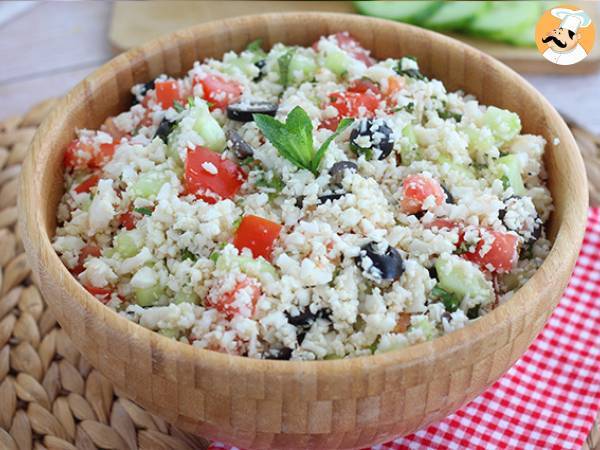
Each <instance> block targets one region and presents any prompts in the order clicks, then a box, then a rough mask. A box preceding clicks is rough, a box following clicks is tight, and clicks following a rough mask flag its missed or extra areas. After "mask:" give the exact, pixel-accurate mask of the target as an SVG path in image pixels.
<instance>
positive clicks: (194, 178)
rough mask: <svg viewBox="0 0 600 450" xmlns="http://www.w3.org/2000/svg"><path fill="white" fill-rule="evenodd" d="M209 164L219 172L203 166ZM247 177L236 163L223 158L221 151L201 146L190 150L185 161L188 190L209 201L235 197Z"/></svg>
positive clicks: (186, 186)
mask: <svg viewBox="0 0 600 450" xmlns="http://www.w3.org/2000/svg"><path fill="white" fill-rule="evenodd" d="M208 164H212V165H213V166H214V167H215V169H216V171H217V172H216V173H211V172H209V171H208V170H206V169H205V168H204V167H203V166H206V165H208ZM246 177H247V175H246V174H245V173H244V171H243V170H242V169H241V168H240V167H239V166H238V165H237V164H236V163H234V162H233V161H231V160H229V159H223V158H222V156H221V154H220V153H217V152H213V151H212V150H210V149H208V148H206V147H200V146H198V147H196V148H194V149H189V150H188V154H187V159H186V161H185V188H186V191H187V193H188V194H194V195H196V197H197V198H200V199H202V200H204V201H205V202H207V203H211V204H214V203H216V202H217V201H218V200H219V199H225V198H231V197H233V196H234V195H235V194H236V193H237V192H238V191H239V190H240V187H241V186H242V184H244V181H245V180H246Z"/></svg>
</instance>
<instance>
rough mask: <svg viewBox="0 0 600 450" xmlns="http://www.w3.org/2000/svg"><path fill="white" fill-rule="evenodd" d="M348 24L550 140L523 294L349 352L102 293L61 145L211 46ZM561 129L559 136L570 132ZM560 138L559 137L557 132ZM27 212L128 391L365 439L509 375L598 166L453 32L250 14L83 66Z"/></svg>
mask: <svg viewBox="0 0 600 450" xmlns="http://www.w3.org/2000/svg"><path fill="white" fill-rule="evenodd" d="M343 30H348V31H350V32H351V33H352V34H353V35H354V36H356V37H357V38H358V39H359V40H360V42H361V43H362V44H363V45H364V46H366V47H367V48H369V49H371V50H372V51H373V55H374V56H375V57H377V58H385V57H400V56H402V55H415V56H417V57H418V59H419V63H420V65H421V67H422V70H423V72H424V73H425V74H427V75H429V76H430V77H434V78H437V79H440V80H442V81H443V82H444V83H445V84H446V86H447V88H448V89H449V90H456V89H464V90H465V91H466V92H467V93H471V94H474V95H476V96H477V98H478V99H479V101H480V102H481V103H483V104H488V105H497V106H499V107H502V108H508V109H510V110H512V111H515V112H517V113H518V114H519V115H520V116H521V120H522V122H523V129H524V131H525V132H528V133H534V134H541V135H543V136H544V137H545V138H546V140H547V141H548V145H547V147H546V149H547V151H546V155H545V163H546V168H547V171H548V175H549V186H550V190H551V191H552V195H553V197H554V205H555V210H554V214H553V216H552V220H551V224H550V236H551V238H552V239H553V240H554V245H553V248H552V250H551V252H550V255H549V256H548V258H547V259H546V261H545V262H544V264H543V265H542V267H541V268H540V269H539V270H538V272H537V273H536V274H535V276H534V277H533V278H532V279H531V280H530V281H529V282H528V283H527V284H526V285H525V286H523V288H521V289H520V290H519V291H518V292H517V293H516V294H515V295H514V298H513V299H511V300H510V301H508V302H506V303H505V304H503V305H501V306H500V307H498V308H497V309H496V310H494V311H493V312H491V313H490V314H488V315H486V316H485V317H483V318H482V319H480V320H478V321H476V322H475V323H473V324H471V325H469V326H468V327H466V328H464V329H462V330H459V331H455V332H453V333H451V334H449V335H446V336H444V337H441V338H438V339H435V340H433V341H431V342H427V343H423V344H419V345H415V346H412V347H409V348H406V349H403V350H401V351H395V352H390V353H386V354H381V355H375V356H368V357H361V358H355V359H346V360H337V361H316V362H294V361H268V360H255V359H249V358H243V357H237V356H228V355H225V354H222V353H217V352H212V351H208V350H200V349H197V348H194V347H192V346H190V345H184V344H182V343H178V342H175V341H173V340H169V339H167V338H165V337H162V336H160V335H159V334H157V333H154V332H152V331H149V330H147V329H144V328H142V327H141V326H138V325H136V324H134V323H132V322H129V321H127V320H126V319H124V318H122V317H119V316H118V315H117V314H115V313H114V312H113V311H112V310H110V309H109V308H107V307H105V306H103V305H102V304H101V303H100V302H98V301H97V300H96V299H95V298H94V297H92V296H91V295H90V294H88V293H87V292H86V291H85V289H83V288H82V287H81V286H80V285H79V283H78V282H77V281H76V280H75V278H73V277H72V276H71V274H70V273H69V271H68V270H67V269H66V268H65V267H64V266H63V264H62V263H61V261H60V259H59V257H58V256H57V254H56V253H55V252H54V250H53V249H52V246H51V237H52V235H53V233H54V230H55V226H56V219H55V216H56V208H57V205H58V202H59V199H60V197H61V194H62V193H63V178H62V176H63V169H62V154H63V151H64V149H65V147H66V145H67V144H68V143H69V141H70V140H71V139H73V137H74V132H75V129H76V128H82V127H85V128H95V127H98V126H99V125H100V124H101V123H102V122H103V121H104V119H105V118H106V117H107V116H109V115H112V114H116V113H118V112H120V111H122V110H124V109H125V108H126V107H128V106H129V102H130V99H131V96H130V94H129V88H130V87H131V85H133V84H134V83H140V82H145V81H148V80H150V79H152V78H154V77H156V76H157V75H159V74H161V73H168V74H171V75H181V74H183V73H184V72H185V71H186V70H187V69H189V68H190V67H191V66H192V63H193V62H194V61H196V60H198V59H202V58H205V57H221V56H222V54H223V53H224V52H226V51H228V50H235V51H240V50H242V49H243V48H244V47H245V45H246V44H247V43H248V42H250V41H252V40H254V39H257V38H262V39H263V43H264V44H265V45H267V46H271V45H272V44H274V43H276V42H284V43H287V44H299V45H310V44H311V43H312V42H313V41H314V40H316V39H317V38H318V37H319V36H321V35H324V34H329V33H333V32H336V31H343ZM556 138H558V139H556ZM559 141H560V142H559ZM20 205H21V208H20V214H21V215H20V222H21V226H22V234H23V238H24V241H25V247H26V250H27V255H28V257H29V262H30V264H31V266H32V268H33V272H34V274H36V275H37V276H38V277H39V280H40V283H41V289H42V292H43V294H44V297H45V298H46V300H47V301H48V303H49V304H50V306H51V308H52V310H53V312H54V314H55V315H56V318H57V319H58V321H59V322H60V324H61V326H62V327H63V328H64V329H65V331H66V332H67V333H68V335H69V336H70V337H71V338H72V340H73V343H74V344H75V346H76V347H77V348H78V349H79V350H80V351H81V353H82V354H83V355H84V357H85V358H86V359H87V360H88V361H89V362H90V363H91V364H93V365H94V366H95V367H97V368H98V369H100V371H101V372H102V373H104V375H106V376H107V377H108V378H109V379H110V380H111V381H112V382H113V383H114V384H115V385H116V386H117V387H118V388H119V389H121V390H122V392H123V393H124V394H126V395H128V396H129V397H130V398H131V399H133V400H134V401H136V402H138V403H139V404H140V405H142V406H143V407H145V408H147V409H148V410H150V411H151V412H152V413H156V414H159V415H161V416H163V417H164V418H165V419H166V420H168V421H169V422H171V423H173V424H175V425H176V426H178V427H181V428H182V429H184V430H186V431H190V432H194V433H198V434H200V435H203V436H205V437H208V438H211V439H217V440H222V441H225V442H228V443H231V444H235V445H237V446H241V447H245V448H261V449H267V448H311V449H316V448H323V449H325V448H327V449H331V448H353V447H365V446H369V445H372V444H375V443H379V442H384V441H387V440H390V439H393V438H394V437H396V436H399V435H404V434H407V433H410V432H412V431H415V430H416V429H418V428H420V427H423V426H425V425H427V424H429V423H431V422H434V421H437V420H440V419H442V418H443V417H445V416H446V415H448V414H449V413H451V412H452V411H454V410H456V409H457V408H458V407H460V406H461V405H463V404H464V403H465V402H467V401H469V400H471V399H472V398H474V397H475V396H477V395H478V394H480V393H481V392H483V391H484V390H485V389H486V388H487V387H488V386H490V385H491V384H492V383H493V382H494V381H495V380H497V379H498V377H500V375H502V374H503V373H504V372H505V371H506V370H507V369H508V368H509V367H510V366H511V365H512V364H513V363H514V362H515V361H516V359H517V358H519V356H521V355H522V354H523V352H524V351H525V349H526V348H527V346H528V345H529V344H530V342H531V341H532V340H533V338H534V337H535V336H536V335H537V334H538V332H539V331H540V330H541V328H542V327H543V325H544V323H545V322H546V319H547V318H548V316H549V315H550V313H551V312H552V310H553V308H554V307H555V306H556V304H557V302H558V300H559V298H560V296H561V294H562V292H563V290H564V288H565V286H566V284H567V281H568V280H569V276H570V274H571V270H572V268H573V265H574V262H575V259H576V257H577V254H578V251H579V247H580V243H581V240H582V237H583V233H584V227H585V220H586V211H587V209H586V208H587V190H586V179H585V170H584V166H583V162H582V159H581V157H580V155H579V151H578V149H577V146H576V144H575V141H574V140H573V137H572V135H571V133H570V132H569V129H568V128H567V126H566V125H565V123H564V122H563V120H562V119H561V118H560V116H559V115H558V113H557V112H556V111H555V110H554V108H553V107H552V106H551V105H550V104H549V103H548V101H546V100H545V99H544V98H543V97H542V96H541V95H540V94H539V93H538V92H537V91H536V90H535V89H534V88H533V87H531V86H530V85H529V84H528V83H527V82H526V81H525V80H523V79H522V78H521V77H520V76H519V75H517V74H516V73H514V72H513V71H512V70H510V69H508V68H507V67H506V66H504V65H503V64H501V63H499V62H498V61H496V60H494V59H493V58H491V57H489V56H487V55H485V54H483V53H481V52H479V51H478V50H475V49H473V48H471V47H468V46H466V45H464V44H461V43H460V42H458V41H455V40H453V39H450V38H447V37H444V36H442V35H440V34H436V33H432V32H430V31H425V30H422V29H419V28H415V27H412V26H408V25H403V24H398V23H394V22H389V21H384V20H378V19H371V18H365V17H359V16H353V15H341V14H323V13H294V14H267V15H260V16H248V17H240V18H234V19H228V20H224V21H218V22H212V23H207V24H203V25H200V26H196V27H193V28H189V29H187V30H183V31H180V32H177V33H173V34H170V35H167V36H165V37H162V38H160V39H157V40H155V41H152V42H150V43H148V44H146V45H144V46H142V47H141V48H137V49H134V50H131V51H129V52H127V53H125V54H122V55H120V56H118V57H116V58H115V59H113V60H111V61H110V62H108V63H107V64H105V65H104V66H103V67H101V68H100V69H99V70H97V71H96V72H94V73H93V74H92V75H90V76H89V77H87V78H86V79H85V80H83V81H82V82H81V83H80V84H79V85H77V86H76V87H75V88H74V89H73V90H71V91H70V92H69V93H68V94H67V95H66V97H64V98H63V99H62V100H61V101H60V103H59V104H58V106H57V107H56V108H55V109H54V110H53V112H52V113H51V114H50V115H49V117H48V118H47V119H46V121H45V122H44V123H43V124H42V126H41V127H40V128H39V131H38V133H37V135H36V136H35V138H34V140H33V143H32V145H31V152H30V153H29V157H28V159H27V161H26V163H25V165H24V168H23V177H22V182H21V196H20Z"/></svg>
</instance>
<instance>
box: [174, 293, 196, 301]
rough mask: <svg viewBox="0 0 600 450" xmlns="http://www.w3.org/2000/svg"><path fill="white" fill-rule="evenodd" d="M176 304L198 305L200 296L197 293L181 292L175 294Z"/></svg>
mask: <svg viewBox="0 0 600 450" xmlns="http://www.w3.org/2000/svg"><path fill="white" fill-rule="evenodd" d="M173 302H174V303H177V304H179V303H194V304H198V295H197V294H196V293H195V292H193V291H192V292H184V291H179V292H177V293H176V294H175V297H174V298H173Z"/></svg>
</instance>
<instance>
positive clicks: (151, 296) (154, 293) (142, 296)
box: [135, 285, 165, 307]
mask: <svg viewBox="0 0 600 450" xmlns="http://www.w3.org/2000/svg"><path fill="white" fill-rule="evenodd" d="M164 291H165V290H164V288H163V287H162V286H158V285H157V286H152V287H149V288H138V289H135V302H136V303H137V304H138V305H140V306H143V307H147V306H153V305H155V304H156V302H158V300H159V299H160V297H161V296H162V295H163V294H164Z"/></svg>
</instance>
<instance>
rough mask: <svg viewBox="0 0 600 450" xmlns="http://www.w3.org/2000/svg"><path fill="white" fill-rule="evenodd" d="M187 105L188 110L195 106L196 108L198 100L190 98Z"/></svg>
mask: <svg viewBox="0 0 600 450" xmlns="http://www.w3.org/2000/svg"><path fill="white" fill-rule="evenodd" d="M187 104H188V108H193V107H194V106H196V98H195V97H192V96H189V97H188V101H187Z"/></svg>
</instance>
